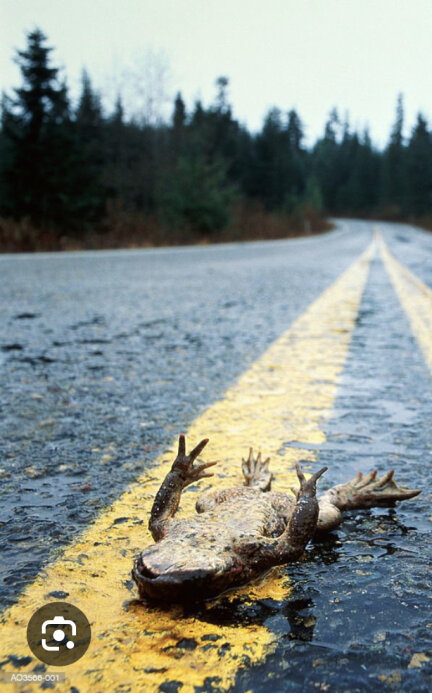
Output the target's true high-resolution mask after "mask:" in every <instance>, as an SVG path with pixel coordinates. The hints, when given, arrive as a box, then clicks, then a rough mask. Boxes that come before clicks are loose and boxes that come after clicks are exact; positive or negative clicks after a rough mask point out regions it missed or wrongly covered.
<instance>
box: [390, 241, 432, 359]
mask: <svg viewBox="0 0 432 700" xmlns="http://www.w3.org/2000/svg"><path fill="white" fill-rule="evenodd" d="M379 251H380V254H381V257H382V259H383V261H384V264H385V266H386V270H387V272H388V274H389V276H390V279H391V281H392V284H393V287H394V289H395V291H396V294H397V295H398V297H399V301H400V303H401V305H402V307H403V309H404V311H405V313H406V315H407V316H408V319H409V322H410V324H411V328H412V331H413V334H414V337H415V338H416V339H417V341H418V343H419V345H420V348H421V350H422V352H423V355H424V357H425V360H426V364H427V365H428V367H429V369H430V371H431V372H432V289H430V288H429V287H428V286H427V285H426V284H424V282H422V281H421V280H420V279H419V278H418V277H416V275H414V274H413V273H412V272H411V271H410V270H408V269H407V268H406V267H405V266H404V265H402V264H401V263H400V262H398V260H396V258H395V257H394V256H393V255H392V254H391V253H390V251H389V249H388V247H387V246H386V244H385V243H384V241H383V240H382V238H381V239H379Z"/></svg>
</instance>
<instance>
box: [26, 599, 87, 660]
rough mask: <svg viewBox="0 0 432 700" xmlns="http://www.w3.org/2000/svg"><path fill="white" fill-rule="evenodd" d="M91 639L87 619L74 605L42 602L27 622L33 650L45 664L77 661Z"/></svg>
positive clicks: (29, 640)
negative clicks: (45, 603) (44, 603)
mask: <svg viewBox="0 0 432 700" xmlns="http://www.w3.org/2000/svg"><path fill="white" fill-rule="evenodd" d="M90 639H91V630H90V623H89V621H88V619H87V617H86V616H85V615H84V613H83V612H82V611H81V610H80V609H79V608H77V607H76V606H75V605H71V604H70V603H65V602H63V601H62V602H58V603H48V604H47V605H43V606H42V607H41V608H39V610H37V611H36V612H35V613H34V615H33V616H32V617H31V619H30V622H29V623H28V626H27V641H28V644H29V647H30V649H31V650H32V652H33V654H34V655H35V656H36V657H37V658H38V659H39V660H40V661H43V662H44V663H46V664H49V665H52V666H66V665H68V664H72V663H74V662H75V661H78V659H79V658H81V656H83V655H84V654H85V652H86V651H87V649H88V647H89V644H90Z"/></svg>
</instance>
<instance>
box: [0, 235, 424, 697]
mask: <svg viewBox="0 0 432 700" xmlns="http://www.w3.org/2000/svg"><path fill="white" fill-rule="evenodd" d="M380 228H381V232H382V233H383V236H384V239H385V241H386V243H387V245H388V246H389V248H390V250H391V252H393V254H394V255H395V256H396V257H397V258H398V259H399V260H400V261H401V262H402V263H404V264H405V265H407V266H408V267H409V268H410V269H411V270H412V271H413V272H414V273H415V274H417V275H418V276H419V277H420V278H421V279H422V280H423V281H424V282H426V283H427V284H429V286H432V236H430V235H429V234H425V233H422V232H418V231H416V230H414V229H412V228H410V227H404V226H393V225H384V224H383V225H381V227H380ZM372 231H373V229H372V225H371V224H368V223H362V222H344V223H342V224H340V228H339V229H338V230H337V231H335V232H334V233H331V234H326V235H324V236H321V237H316V238H312V239H303V240H297V241H280V242H275V243H263V244H261V243H253V244H245V245H229V246H225V245H224V246H218V247H205V248H183V249H171V250H156V251H139V252H137V251H133V252H102V253H82V254H58V255H57V254H55V255H37V256H15V257H13V256H2V257H0V279H1V282H2V284H1V292H0V317H1V323H0V375H1V378H0V382H1V387H2V391H1V395H0V410H1V422H2V441H1V464H0V468H1V470H2V471H1V472H0V499H1V511H0V521H1V531H0V548H1V553H2V557H1V562H2V574H1V581H0V599H1V603H2V606H7V605H9V604H11V603H12V602H13V601H14V600H16V597H17V595H18V593H19V591H20V590H21V588H22V587H23V586H24V585H25V584H27V583H28V582H30V581H31V580H33V578H34V576H35V574H36V573H37V572H38V571H39V570H40V568H41V567H42V566H43V565H44V564H45V563H47V562H48V561H50V560H52V559H53V558H55V557H56V554H57V553H58V552H59V550H60V549H61V548H63V547H64V546H65V545H66V544H67V543H68V542H70V541H71V540H72V539H73V538H74V536H75V535H76V534H77V532H79V531H80V530H81V529H83V528H84V527H85V526H86V525H87V524H88V523H90V522H91V521H92V520H93V519H94V517H95V515H96V514H97V512H98V510H99V509H100V507H101V506H102V505H103V504H106V503H109V502H111V501H112V500H113V499H114V498H116V496H118V495H119V494H120V493H121V492H122V491H123V490H124V488H125V486H126V485H128V484H129V483H131V482H132V481H133V480H134V478H135V477H136V476H138V475H139V474H140V473H141V472H142V471H143V470H145V469H146V468H150V467H151V465H152V463H153V461H154V460H155V458H156V456H157V455H159V454H160V453H161V452H163V451H164V450H165V449H166V448H167V447H168V446H169V445H170V444H171V442H172V440H173V438H174V436H175V435H177V434H178V433H179V432H180V431H181V430H187V426H188V424H189V423H190V422H191V420H192V419H193V418H194V417H195V416H196V415H198V414H199V413H201V412H202V410H203V409H204V408H205V407H207V406H208V405H209V404H211V403H213V402H214V401H215V400H217V399H218V398H220V397H221V396H222V394H223V392H224V391H225V389H226V388H227V387H228V386H230V385H231V384H232V383H233V382H234V381H235V379H236V378H237V377H238V375H239V374H240V373H241V372H242V371H243V370H244V369H246V368H247V367H248V366H249V365H250V363H251V362H253V361H254V360H255V359H256V358H257V357H259V355H260V354H261V353H262V352H263V351H264V350H265V348H266V347H267V346H268V345H269V344H270V343H271V342H272V341H273V340H276V338H277V337H278V336H279V335H280V334H281V333H282V332H283V331H284V330H286V328H287V327H288V326H289V325H290V324H291V323H292V322H293V321H294V320H295V319H296V318H297V317H298V316H299V315H300V314H301V313H302V312H303V311H304V310H305V309H306V308H307V306H308V305H309V304H310V303H311V302H312V301H313V300H314V299H315V298H316V297H317V296H318V295H319V294H320V293H321V292H322V291H323V290H324V289H325V288H326V287H327V286H328V285H329V284H330V283H331V282H333V281H334V280H335V279H336V277H337V276H338V275H339V274H340V273H341V272H343V271H344V270H345V269H346V267H347V266H348V265H349V264H350V263H351V262H353V261H354V259H355V258H356V257H357V256H358V255H359V254H360V253H361V252H362V251H363V250H364V249H365V248H366V246H367V244H368V243H369V242H370V240H371V237H372ZM431 342H432V339H431ZM431 388H432V380H431V375H430V373H429V371H428V369H427V367H426V365H425V363H424V360H423V358H422V356H421V353H420V350H419V349H418V347H417V344H416V342H415V340H414V339H413V337H412V335H411V333H410V329H409V324H408V321H407V319H406V317H405V316H404V313H403V311H402V310H401V308H400V306H399V302H398V301H397V298H396V296H395V293H394V291H393V289H392V287H391V284H390V281H389V279H388V277H387V274H386V273H385V271H384V268H383V265H382V263H381V261H379V260H376V261H375V262H374V263H373V264H372V266H371V271H370V277H369V280H368V283H367V286H366V291H365V295H364V298H363V302H362V305H361V309H360V314H359V321H358V324H357V327H356V330H355V333H354V337H353V342H352V345H351V350H350V354H349V359H348V363H347V366H346V369H345V373H344V376H343V381H342V385H341V389H340V392H339V395H338V399H337V402H336V405H335V409H334V411H333V414H332V419H331V421H330V422H329V424H327V426H326V427H325V430H326V433H327V436H328V442H327V443H325V445H323V447H322V449H321V450H320V452H319V455H318V461H319V462H320V463H321V464H320V466H324V465H325V466H329V467H330V470H329V474H328V479H327V485H328V486H330V485H332V484H333V483H334V482H335V481H336V482H338V481H345V480H347V479H349V478H351V476H352V474H353V472H354V471H355V470H359V469H361V470H362V471H366V470H367V469H369V468H372V467H373V466H374V465H375V464H376V465H382V467H383V468H384V469H386V468H387V469H388V468H395V469H396V470H397V475H398V479H399V480H400V481H401V482H402V483H405V484H412V486H413V487H420V488H423V489H424V492H423V494H422V496H421V497H420V498H419V499H417V500H416V501H413V502H409V503H406V504H403V505H402V506H401V507H399V508H398V509H397V511H396V510H386V511H382V510H381V511H378V510H375V511H373V512H372V513H364V512H363V513H358V514H356V515H354V516H351V517H350V518H349V519H347V520H346V521H345V523H344V524H343V526H342V527H341V528H340V529H339V531H338V532H337V534H336V535H331V536H328V537H327V538H326V539H325V540H324V541H322V542H319V543H315V544H313V545H312V546H311V547H310V549H309V551H308V557H307V558H308V561H307V562H305V563H302V564H301V565H296V566H293V567H290V571H289V573H290V577H291V579H292V580H293V581H294V582H295V586H294V592H293V595H292V596H290V598H289V599H288V600H287V601H284V602H282V603H280V602H277V603H275V602H273V601H264V602H261V603H259V604H257V605H256V606H252V607H249V608H248V611H247V612H243V613H241V612H239V611H232V610H226V611H225V615H233V620H234V619H235V620H236V622H237V623H240V624H248V623H249V622H251V621H252V622H253V620H254V619H255V620H256V619H260V620H265V624H267V625H268V626H270V627H271V628H272V629H273V630H274V631H275V632H276V634H277V636H278V637H279V638H280V644H279V645H278V647H277V649H276V651H275V652H274V654H272V655H271V656H269V657H267V658H266V660H265V661H264V662H263V664H262V665H260V666H258V667H256V668H254V669H247V670H245V671H242V672H240V673H239V676H238V680H237V683H236V687H235V689H236V690H244V689H251V688H252V689H253V690H268V691H269V690H277V691H296V690H297V691H314V690H324V691H326V690H328V691H329V692H330V691H360V692H362V691H366V690H377V691H391V690H396V691H399V690H405V691H417V692H420V691H427V690H430V689H431V672H432V662H431V661H429V662H428V661H427V660H426V661H424V660H423V662H422V663H421V664H420V666H419V667H411V668H409V667H408V666H409V664H410V663H412V658H413V654H415V653H424V654H425V655H426V657H427V656H428V654H429V656H430V657H432V616H431V614H430V611H429V609H430V607H431V606H430V602H431V598H430V596H431V595H432V590H431V588H430V562H431V556H430V555H431V552H432V541H431V539H432V538H431V529H432V523H431V521H430V517H431V494H432V483H431V482H432V477H431V476H430V469H429V465H430V463H431V459H432V420H431V419H432V404H431V401H430V396H431ZM221 457H223V456H222V455H221ZM326 476H327V475H326ZM428 577H429V578H428ZM220 614H221V615H222V614H224V613H223V610H220ZM239 616H240V617H239Z"/></svg>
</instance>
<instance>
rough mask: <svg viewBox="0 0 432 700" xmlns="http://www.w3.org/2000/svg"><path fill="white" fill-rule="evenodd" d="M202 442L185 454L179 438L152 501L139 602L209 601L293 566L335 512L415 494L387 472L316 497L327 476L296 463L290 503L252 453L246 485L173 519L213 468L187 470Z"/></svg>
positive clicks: (334, 519)
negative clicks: (191, 486)
mask: <svg viewBox="0 0 432 700" xmlns="http://www.w3.org/2000/svg"><path fill="white" fill-rule="evenodd" d="M207 442H208V441H207V440H202V441H201V442H200V443H199V445H197V447H195V448H194V449H193V450H192V451H191V453H190V454H189V455H187V454H186V451H185V448H186V445H185V437H184V435H181V436H180V439H179V451H178V455H177V458H176V460H175V461H174V463H173V466H172V468H171V471H170V472H169V473H168V474H167V476H166V477H165V480H164V482H163V484H162V485H161V487H160V489H159V491H158V493H157V494H156V498H155V501H154V503H153V508H152V512H151V515H150V520H149V528H150V531H151V532H152V535H153V538H154V539H155V543H154V544H152V545H151V546H150V547H148V548H147V549H145V550H144V551H143V552H141V554H140V555H139V556H138V557H137V558H136V559H135V562H134V567H133V571H132V576H133V578H134V580H135V582H136V584H137V586H138V590H139V594H140V596H141V597H143V598H146V597H149V598H157V599H160V600H171V601H176V600H177V601H178V600H185V599H194V600H197V599H201V598H208V597H211V596H214V595H217V594H218V593H221V592H223V591H224V590H226V589H228V588H232V587H234V586H240V585H243V584H244V583H246V582H249V581H251V580H253V579H254V578H256V577H257V576H260V575H261V574H262V573H264V572H265V571H267V570H268V569H270V568H271V567H272V566H277V565H280V564H285V563H288V562H293V561H297V560H298V559H299V558H300V557H301V556H302V554H303V552H304V550H305V547H306V545H307V543H308V542H309V541H310V539H311V538H312V537H313V535H314V533H315V531H316V530H320V531H321V532H327V531H329V530H332V529H334V528H335V527H337V526H338V525H339V523H340V522H341V520H342V511H344V510H346V509H353V508H370V507H373V506H382V507H387V506H388V505H391V506H394V505H395V504H396V501H399V500H405V499H407V498H413V497H414V496H416V495H418V494H419V493H420V491H418V490H407V489H404V488H401V487H399V486H398V485H397V484H396V482H395V481H394V480H393V472H392V471H390V472H388V474H386V475H385V476H383V477H381V478H380V479H378V478H377V472H376V471H373V472H371V474H369V475H367V476H366V477H363V475H362V474H361V473H359V474H358V475H357V476H356V477H355V478H354V479H353V480H352V481H350V482H347V483H346V484H339V485H338V486H335V487H334V488H333V489H329V490H328V491H327V492H326V493H325V494H324V495H323V496H322V497H321V498H320V499H319V502H318V499H317V497H316V483H317V480H318V479H319V477H320V476H321V475H322V474H323V473H324V472H325V471H326V467H324V468H323V469H320V470H319V471H318V472H316V474H313V475H312V476H311V477H310V478H309V479H306V478H305V476H304V474H303V472H302V471H301V469H300V467H299V466H298V465H297V467H296V469H297V476H298V479H299V488H298V489H297V491H296V498H294V497H293V496H291V495H288V494H284V493H278V492H276V493H275V492H270V486H271V481H272V475H271V473H270V471H269V469H268V463H269V460H266V461H265V462H263V461H262V460H261V455H260V454H258V456H257V458H256V459H254V456H253V451H252V449H251V450H250V452H249V457H248V459H247V460H243V463H242V469H243V475H244V477H245V483H246V486H239V487H237V488H232V489H225V490H223V491H213V492H212V491H210V492H207V491H206V492H204V493H203V494H202V495H201V496H200V497H199V498H198V501H197V504H196V508H197V511H198V512H197V515H196V516H195V517H193V518H189V519H185V520H182V519H175V517H174V516H175V514H176V512H177V509H178V506H179V503H180V496H181V493H182V491H183V489H185V488H186V487H187V486H188V485H189V484H191V483H193V482H194V481H198V480H199V479H202V478H205V477H206V476H211V474H209V473H207V471H206V470H207V469H208V468H209V467H211V466H213V465H214V464H215V463H214V462H208V463H207V464H200V465H194V460H195V458H196V457H197V456H198V454H200V452H201V451H202V450H203V449H204V447H205V445H206V444H207Z"/></svg>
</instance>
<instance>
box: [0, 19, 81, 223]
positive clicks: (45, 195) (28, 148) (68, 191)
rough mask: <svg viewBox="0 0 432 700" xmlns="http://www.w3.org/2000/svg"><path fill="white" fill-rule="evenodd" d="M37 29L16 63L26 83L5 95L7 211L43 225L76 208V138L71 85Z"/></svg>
mask: <svg viewBox="0 0 432 700" xmlns="http://www.w3.org/2000/svg"><path fill="white" fill-rule="evenodd" d="M46 41H47V39H46V37H45V35H44V34H43V33H42V32H41V31H40V30H39V29H35V30H34V31H32V32H30V33H29V34H28V35H27V48H26V49H25V50H24V51H18V55H17V58H16V62H17V64H18V66H19V68H20V71H21V76H22V86H21V87H20V88H17V89H15V91H14V92H15V95H14V96H13V97H9V96H7V95H5V96H4V99H3V109H2V126H3V134H4V137H5V139H6V140H7V144H8V154H9V164H8V165H7V167H6V168H5V172H4V185H5V190H6V196H5V202H4V204H3V211H4V212H5V213H7V214H9V215H12V216H14V217H15V218H21V217H24V216H28V217H30V219H31V220H32V221H33V222H34V223H36V224H38V225H41V226H43V227H47V228H51V227H54V226H56V225H60V224H61V225H64V224H65V223H67V222H68V220H69V218H70V216H71V213H72V212H73V210H74V200H75V195H76V189H75V184H76V183H75V180H74V174H75V173H74V168H73V165H74V158H75V150H74V141H73V135H72V129H71V120H70V109H69V100H68V95H67V88H66V85H65V83H64V82H62V81H61V80H60V77H59V69H58V68H54V67H52V66H51V62H50V54H51V51H52V48H50V47H48V46H46Z"/></svg>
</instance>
